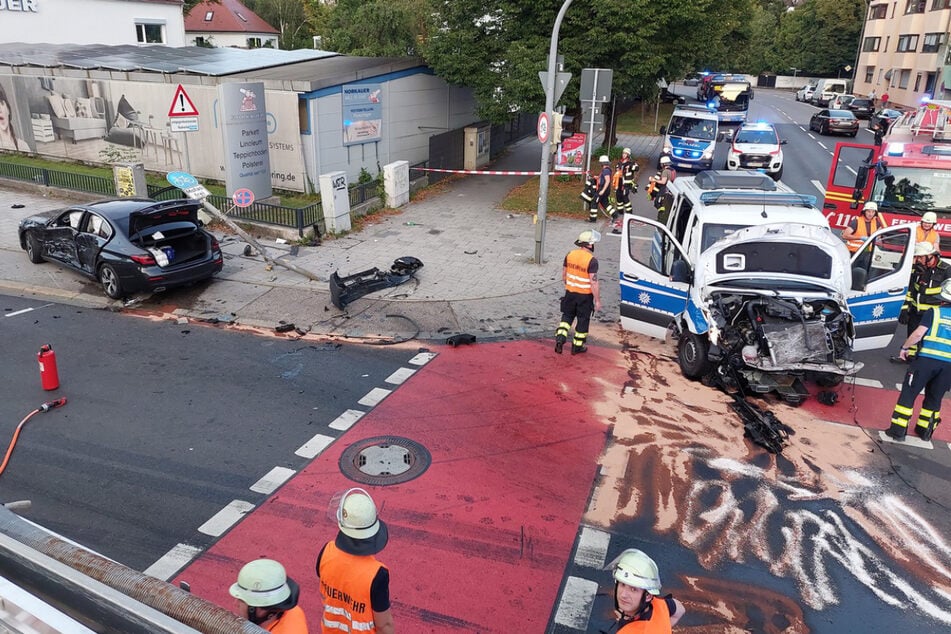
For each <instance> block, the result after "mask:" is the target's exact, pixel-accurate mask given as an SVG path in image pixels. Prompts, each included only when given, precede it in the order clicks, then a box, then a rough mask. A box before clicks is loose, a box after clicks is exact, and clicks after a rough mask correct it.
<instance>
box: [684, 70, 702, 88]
mask: <svg viewBox="0 0 951 634" xmlns="http://www.w3.org/2000/svg"><path fill="white" fill-rule="evenodd" d="M699 83H700V73H690V74H689V75H687V76H686V77H685V78H684V86H696V85H697V84H699Z"/></svg>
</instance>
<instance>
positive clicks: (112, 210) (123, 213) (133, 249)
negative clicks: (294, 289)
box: [18, 198, 224, 299]
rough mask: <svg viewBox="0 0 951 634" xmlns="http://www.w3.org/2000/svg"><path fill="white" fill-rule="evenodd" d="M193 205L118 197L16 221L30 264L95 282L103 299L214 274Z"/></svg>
mask: <svg viewBox="0 0 951 634" xmlns="http://www.w3.org/2000/svg"><path fill="white" fill-rule="evenodd" d="M200 207H201V202H200V201H195V200H186V199H180V200H167V201H163V202H157V201H154V200H151V199H147V198H119V199H111V200H102V201H98V202H93V203H88V204H85V205H75V206H73V207H68V208H66V209H57V210H53V211H48V212H45V213H41V214H36V215H33V216H29V217H28V218H24V219H23V220H21V221H20V226H19V230H18V232H19V237H20V247H21V248H22V249H24V250H25V251H26V254H27V256H28V257H29V258H30V261H31V262H33V263H34V264H40V263H41V262H43V261H51V262H56V263H57V264H62V265H63V266H66V267H68V268H70V269H72V270H74V271H77V272H79V273H81V274H83V275H86V276H87V277H90V278H92V279H95V280H98V281H99V283H100V284H102V289H103V291H105V293H106V295H108V296H109V297H111V298H113V299H121V298H123V297H125V296H127V295H130V294H132V293H137V292H142V291H151V292H158V291H162V290H165V289H166V288H171V287H173V286H182V285H185V284H190V283H192V282H198V281H201V280H206V279H208V278H210V277H211V276H213V275H214V274H215V273H217V272H218V271H220V270H221V267H222V264H223V262H224V260H223V258H222V255H221V247H220V246H219V245H218V240H216V239H215V237H214V236H213V235H211V234H210V233H208V232H207V231H205V229H204V228H203V227H202V223H201V221H200V220H199V219H198V209H199V208H200Z"/></svg>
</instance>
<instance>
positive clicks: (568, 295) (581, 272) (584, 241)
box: [555, 231, 601, 354]
mask: <svg viewBox="0 0 951 634" xmlns="http://www.w3.org/2000/svg"><path fill="white" fill-rule="evenodd" d="M599 240H601V234H600V233H598V232H597V231H583V232H581V235H580V236H578V239H577V240H575V246H577V247H578V248H577V249H574V250H573V251H571V252H570V253H568V255H566V256H565V263H564V267H563V269H562V274H561V276H562V279H563V280H564V281H565V296H564V297H562V298H561V323H560V324H558V329H557V330H556V331H555V352H557V353H558V354H561V350H562V348H563V347H564V345H565V342H566V341H568V331H569V330H571V322H573V321H574V320H575V319H577V320H578V322H577V323H576V324H575V336H574V338H573V339H572V341H571V354H580V353H582V352H587V351H588V348H587V346H585V341H587V339H588V327H589V325H590V323H591V314H592V313H593V312H594V311H596V310H601V291H600V289H599V288H598V259H597V258H596V257H594V245H595V243H596V242H598V241H599Z"/></svg>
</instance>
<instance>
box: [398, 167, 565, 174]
mask: <svg viewBox="0 0 951 634" xmlns="http://www.w3.org/2000/svg"><path fill="white" fill-rule="evenodd" d="M410 169H411V170H419V171H421V172H442V173H444V174H487V175H489V176H538V175H539V174H541V172H504V171H499V170H442V169H436V168H435V167H411V168H410ZM576 173H578V172H548V175H549V176H558V175H561V174H576Z"/></svg>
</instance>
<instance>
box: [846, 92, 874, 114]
mask: <svg viewBox="0 0 951 634" xmlns="http://www.w3.org/2000/svg"><path fill="white" fill-rule="evenodd" d="M848 109H849V110H851V111H852V114H854V115H855V117H856V118H857V119H868V118H869V117H871V116H872V113H873V112H875V102H873V101H872V100H871V99H868V98H866V97H856V98H855V99H853V100H852V101H851V102H849V107H848Z"/></svg>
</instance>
